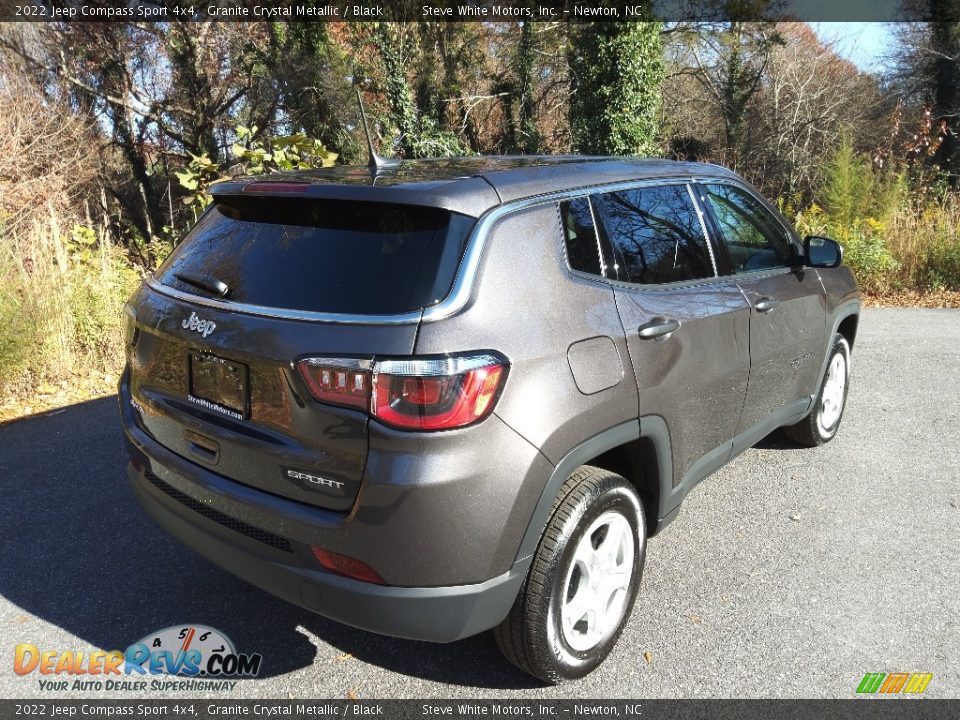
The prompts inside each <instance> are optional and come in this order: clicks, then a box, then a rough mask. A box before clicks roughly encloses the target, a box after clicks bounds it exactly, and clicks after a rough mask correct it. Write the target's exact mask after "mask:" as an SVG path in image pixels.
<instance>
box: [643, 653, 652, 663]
mask: <svg viewBox="0 0 960 720" xmlns="http://www.w3.org/2000/svg"><path fill="white" fill-rule="evenodd" d="M643 659H644V660H646V661H647V665H649V664H650V663H652V662H653V653H652V652H650V651H649V650H647V651H646V652H644V653H643Z"/></svg>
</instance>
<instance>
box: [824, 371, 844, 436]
mask: <svg viewBox="0 0 960 720" xmlns="http://www.w3.org/2000/svg"><path fill="white" fill-rule="evenodd" d="M846 385H847V365H846V360H845V358H844V356H843V355H841V354H839V353H837V354H836V355H834V356H833V359H832V360H831V361H830V366H829V367H828V368H827V377H826V378H825V380H824V383H823V392H822V394H821V402H820V418H819V419H820V425H821V426H822V427H823V429H824V430H828V429H830V428H832V427H833V426H834V425H835V424H836V423H837V420H839V419H840V413H841V412H843V398H844V393H845V391H846Z"/></svg>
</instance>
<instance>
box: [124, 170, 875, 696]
mask: <svg viewBox="0 0 960 720" xmlns="http://www.w3.org/2000/svg"><path fill="white" fill-rule="evenodd" d="M213 197H214V202H213V204H212V206H211V207H210V208H209V209H208V210H207V211H206V212H205V213H204V215H203V216H202V217H201V218H200V220H199V221H198V223H197V224H196V226H195V227H194V228H193V230H192V231H191V232H190V234H189V235H188V236H187V237H186V238H185V240H184V241H183V242H182V243H181V244H180V245H179V246H178V247H177V249H176V250H175V251H174V252H173V254H172V255H171V257H170V258H169V259H168V260H167V262H166V263H165V264H164V265H163V266H162V267H161V268H160V269H159V270H158V271H157V272H156V273H155V274H154V276H153V277H151V278H149V279H148V280H147V281H146V282H145V283H144V284H143V285H142V286H141V287H140V289H139V290H138V291H137V292H136V293H135V295H134V296H133V297H132V298H131V300H130V302H129V303H128V305H127V307H126V313H127V318H126V323H125V329H126V343H127V366H126V370H125V372H124V373H123V377H122V379H121V381H120V410H121V416H122V420H123V426H124V430H125V435H126V440H127V445H128V448H129V452H130V464H129V477H130V482H131V487H132V489H133V492H134V494H135V495H136V497H137V499H138V501H139V502H140V504H141V505H142V506H143V508H144V509H145V510H146V512H147V513H148V514H149V515H150V516H151V517H152V518H153V519H154V520H155V521H156V522H157V523H158V524H159V525H161V526H162V527H163V528H165V529H166V530H167V531H168V532H170V533H171V534H172V535H174V536H176V537H177V538H179V539H180V540H181V541H183V542H184V543H186V544H187V545H188V546H190V547H192V548H193V549H194V550H195V551H196V552H198V553H200V554H201V555H203V556H204V557H206V558H208V559H209V560H211V561H212V562H214V563H216V564H218V565H220V566H222V567H224V568H226V569H227V570H228V571H230V572H232V573H234V574H236V575H238V576H240V577H241V578H244V579H246V580H248V581H249V582H251V583H254V584H255V585H258V586H260V587H262V588H264V589H266V590H267V591H269V592H271V593H274V594H276V595H278V596H280V597H282V598H285V599H286V600H288V601H290V602H292V603H296V604H298V605H301V606H303V607H306V608H309V609H310V610H313V611H315V612H318V613H320V614H322V615H324V616H327V617H329V618H332V619H334V620H338V621H340V622H343V623H347V624H350V625H353V626H356V627H358V628H363V629H366V630H371V631H374V632H379V633H386V634H391V635H397V636H401V637H407V638H417V639H423V640H432V641H436V642H449V641H453V640H457V639H459V638H463V637H466V636H469V635H473V634H476V633H479V632H483V631H485V630H489V629H491V628H493V629H494V633H495V637H496V639H497V642H498V644H499V645H500V647H501V649H502V650H503V651H504V653H505V655H506V656H507V658H508V659H509V660H511V661H512V662H514V663H515V664H516V665H518V666H519V667H521V668H523V669H524V670H526V671H527V672H529V673H531V674H533V675H535V676H537V677H539V678H542V679H544V680H547V681H550V682H559V681H562V680H565V679H570V678H576V677H581V676H583V675H585V674H587V673H588V672H590V671H591V670H592V669H594V668H595V667H596V666H598V665H599V664H600V663H601V662H602V661H603V659H604V657H606V655H607V654H608V653H609V652H610V650H611V648H612V647H613V645H614V644H615V643H616V641H617V638H618V637H619V635H620V632H621V630H622V628H623V626H624V624H625V623H626V622H627V620H628V618H629V617H630V614H631V611H632V609H633V607H634V601H635V599H636V597H637V593H638V588H639V585H640V577H641V572H642V568H643V563H644V558H645V556H646V552H647V539H648V538H649V537H651V536H653V535H654V534H655V533H656V532H657V531H658V530H660V529H661V528H662V527H663V526H664V525H665V524H666V523H668V522H669V521H670V520H672V519H673V518H674V517H675V516H676V514H677V512H678V511H679V508H680V505H681V502H682V500H683V498H684V496H685V495H686V494H687V492H689V491H690V490H691V489H692V488H693V486H694V485H696V484H697V483H698V482H700V481H701V480H702V479H704V478H705V477H707V476H708V475H710V474H711V473H712V472H714V471H715V470H717V469H718V468H719V467H720V466H722V465H723V464H724V463H726V462H728V461H729V460H730V459H731V458H732V457H734V456H735V455H737V454H738V453H739V452H741V451H742V450H744V449H745V448H747V447H750V446H751V445H752V444H754V443H755V442H757V441H758V440H760V439H761V438H762V437H764V436H765V435H766V434H768V433H769V432H771V431H772V430H774V429H776V428H778V427H784V428H785V432H786V433H787V435H788V436H789V437H790V438H791V439H792V440H794V441H795V442H797V443H799V444H802V445H807V446H813V445H818V444H821V443H824V442H827V441H829V440H830V439H831V438H832V437H833V436H834V435H835V434H836V432H837V430H838V427H839V424H840V420H841V417H842V413H843V408H844V404H845V400H846V394H847V388H848V387H849V381H850V352H851V349H852V347H853V345H854V341H855V339H856V330H857V322H858V317H859V312H860V300H859V293H858V291H857V288H856V285H855V283H854V280H853V277H852V275H851V273H850V271H849V270H848V269H847V268H846V267H845V266H844V265H843V264H842V250H841V248H840V246H839V245H837V244H836V243H835V242H833V241H832V240H829V239H826V238H817V237H812V238H806V239H805V240H801V239H800V238H799V237H798V236H797V235H796V233H795V231H794V230H793V228H792V227H791V226H790V225H789V223H788V222H787V221H785V220H784V219H783V217H781V216H780V214H779V213H778V212H777V211H776V210H775V209H774V208H773V207H771V205H770V204H769V203H768V202H767V201H766V200H764V199H763V198H762V197H760V196H759V195H758V193H757V192H756V191H755V190H754V189H753V188H752V187H751V186H750V185H748V184H747V183H745V182H744V181H743V180H741V179H740V178H739V177H738V176H737V175H735V174H734V173H732V172H730V171H728V170H725V169H723V168H720V167H717V166H712V165H701V164H695V163H678V162H670V161H661V160H632V159H618V158H592V157H523V158H511V157H502V158H482V157H476V158H467V159H461V160H418V161H405V162H402V163H399V164H397V165H395V166H393V167H391V168H389V169H387V170H386V171H383V172H375V173H371V172H370V171H368V170H367V169H366V168H358V167H339V168H330V169H323V170H316V171H309V172H302V173H287V174H280V175H273V176H269V177H258V178H249V179H243V180H237V181H229V182H224V183H220V184H218V185H216V186H214V189H213ZM209 592H211V593H213V592H216V589H215V588H213V587H211V588H209ZM638 612H642V609H641V610H638Z"/></svg>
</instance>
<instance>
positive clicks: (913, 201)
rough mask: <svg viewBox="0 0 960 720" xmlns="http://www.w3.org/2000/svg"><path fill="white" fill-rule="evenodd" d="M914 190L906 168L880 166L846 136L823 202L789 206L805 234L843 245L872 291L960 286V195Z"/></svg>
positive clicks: (828, 177) (849, 260)
mask: <svg viewBox="0 0 960 720" xmlns="http://www.w3.org/2000/svg"><path fill="white" fill-rule="evenodd" d="M907 187H908V183H907V180H906V173H905V172H903V171H896V170H892V169H889V168H887V169H876V168H874V167H873V165H872V163H871V161H870V159H869V158H868V157H866V156H864V155H863V154H860V153H857V152H855V151H854V149H853V147H852V145H851V144H850V142H849V141H848V140H844V141H842V142H841V144H840V147H838V149H837V151H836V152H835V153H834V155H833V157H832V158H830V160H829V162H828V163H827V174H826V181H825V183H824V187H823V190H822V192H821V194H820V196H821V200H822V203H823V205H822V206H821V205H818V204H816V203H812V204H810V205H809V206H808V207H807V208H806V209H804V210H803V211H802V212H799V213H793V212H791V208H790V204H789V203H782V207H784V209H785V211H786V212H787V213H788V214H794V215H795V218H796V225H797V229H798V230H799V231H800V233H801V234H804V235H824V236H826V237H832V238H833V239H835V240H837V241H838V242H839V243H840V244H841V245H843V248H844V258H845V260H846V262H847V264H848V265H849V266H850V267H851V269H852V270H853V272H854V274H855V275H856V277H857V281H858V282H859V283H860V287H861V288H862V289H863V290H865V291H866V292H869V293H874V294H884V293H888V292H891V291H894V292H895V291H901V290H916V291H927V290H944V289H945V290H958V289H960V196H958V195H957V194H956V193H952V194H951V193H949V192H946V191H943V190H939V191H936V192H934V191H932V190H929V191H924V192H914V193H913V194H911V193H910V192H908V189H907Z"/></svg>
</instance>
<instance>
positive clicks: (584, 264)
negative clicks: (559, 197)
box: [560, 197, 603, 275]
mask: <svg viewBox="0 0 960 720" xmlns="http://www.w3.org/2000/svg"><path fill="white" fill-rule="evenodd" d="M560 219H561V221H562V222H563V237H564V240H566V243H567V259H568V260H569V262H570V267H571V268H573V269H574V270H580V271H581V272H585V273H590V274H591V275H603V270H602V268H601V266H600V247H599V245H598V244H597V231H596V228H594V226H593V213H591V212H590V201H589V200H587V198H585V197H582V198H574V199H573V200H567V201H564V202H562V203H560Z"/></svg>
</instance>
